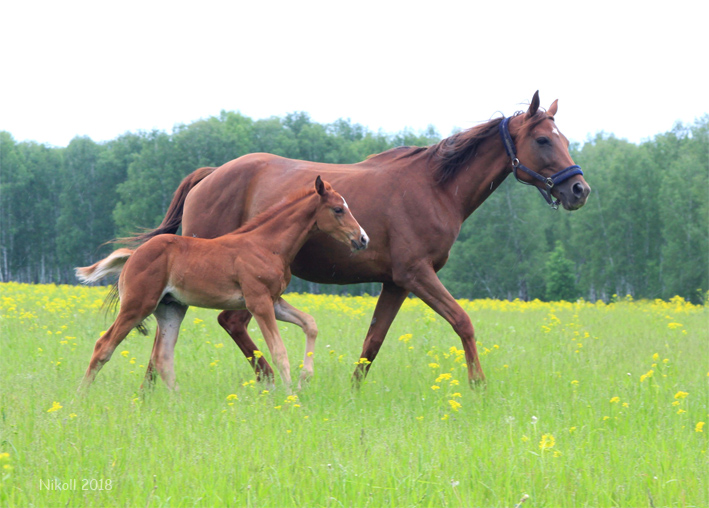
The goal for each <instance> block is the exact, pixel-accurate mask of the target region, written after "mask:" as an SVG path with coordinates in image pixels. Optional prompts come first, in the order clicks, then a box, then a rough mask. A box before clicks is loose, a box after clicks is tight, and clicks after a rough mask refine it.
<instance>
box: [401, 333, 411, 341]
mask: <svg viewBox="0 0 709 508" xmlns="http://www.w3.org/2000/svg"><path fill="white" fill-rule="evenodd" d="M412 337H413V334H411V333H405V334H404V335H402V336H401V337H399V340H400V341H401V342H403V343H407V342H409V341H410V340H411V338H412Z"/></svg>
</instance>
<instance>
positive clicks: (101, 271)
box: [74, 249, 134, 284]
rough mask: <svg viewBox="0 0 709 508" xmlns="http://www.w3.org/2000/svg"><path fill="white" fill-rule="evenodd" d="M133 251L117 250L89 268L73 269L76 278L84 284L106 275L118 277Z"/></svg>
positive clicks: (96, 280)
mask: <svg viewBox="0 0 709 508" xmlns="http://www.w3.org/2000/svg"><path fill="white" fill-rule="evenodd" d="M133 252H134V251H132V250H130V249H118V250H116V251H114V252H113V253H111V254H110V255H109V256H108V257H107V258H104V259H102V260H101V261H98V262H96V263H94V264H93V265H91V266H83V267H78V268H75V269H74V272H75V273H76V278H77V279H79V280H80V281H81V282H83V283H84V284H89V283H91V282H98V281H99V280H101V279H103V278H104V277H107V276H108V275H119V274H120V273H121V270H123V265H125V264H126V261H128V258H129V257H130V256H131V254H133Z"/></svg>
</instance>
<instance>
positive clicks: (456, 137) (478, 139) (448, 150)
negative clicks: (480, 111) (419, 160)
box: [427, 109, 551, 183]
mask: <svg viewBox="0 0 709 508" xmlns="http://www.w3.org/2000/svg"><path fill="white" fill-rule="evenodd" d="M524 113H525V112H523V111H518V112H516V113H515V114H514V115H512V116H513V117H515V116H519V115H522V114H524ZM547 118H551V117H550V116H549V115H547V114H546V112H545V111H543V110H541V109H540V110H537V112H536V113H535V114H534V115H533V116H532V117H531V118H529V119H526V120H525V122H524V123H523V124H522V129H521V131H520V136H526V135H527V133H528V132H529V131H530V130H531V129H532V128H533V127H534V126H536V125H538V124H539V123H541V122H542V121H544V120H545V119H547ZM503 119H504V117H500V118H493V119H492V120H490V121H488V122H485V123H483V124H480V125H476V126H475V127H471V128H470V129H466V130H464V131H461V132H458V133H456V134H453V135H452V136H450V137H447V138H445V139H443V140H441V141H440V142H438V143H436V144H435V145H432V146H430V147H428V149H427V150H428V157H429V168H430V169H431V171H433V173H434V175H435V176H436V181H438V183H445V182H447V181H448V180H450V179H451V178H453V177H454V176H455V175H457V174H458V172H460V171H461V170H462V169H464V168H465V167H467V166H468V164H469V163H470V161H471V160H472V159H473V158H474V157H475V155H476V154H477V152H478V149H479V148H480V145H481V144H482V143H483V142H484V141H485V140H487V139H489V138H491V137H493V136H498V135H499V134H498V129H499V125H500V122H502V120H503Z"/></svg>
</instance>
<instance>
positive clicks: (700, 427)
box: [694, 422, 704, 432]
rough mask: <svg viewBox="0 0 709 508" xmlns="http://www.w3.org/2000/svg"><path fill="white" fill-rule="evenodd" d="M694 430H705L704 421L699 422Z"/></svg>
mask: <svg viewBox="0 0 709 508" xmlns="http://www.w3.org/2000/svg"><path fill="white" fill-rule="evenodd" d="M694 432H704V422H697V426H696V427H694Z"/></svg>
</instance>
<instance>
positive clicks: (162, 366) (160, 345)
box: [141, 302, 188, 390]
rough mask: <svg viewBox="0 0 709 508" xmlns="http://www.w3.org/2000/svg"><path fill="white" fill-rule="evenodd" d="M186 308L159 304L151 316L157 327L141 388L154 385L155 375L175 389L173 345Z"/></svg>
mask: <svg viewBox="0 0 709 508" xmlns="http://www.w3.org/2000/svg"><path fill="white" fill-rule="evenodd" d="M187 309H188V307H187V306H186V305H182V304H179V303H177V302H170V303H167V304H166V303H160V304H159V305H158V307H157V309H155V312H153V314H154V315H155V318H156V319H157V322H158V326H157V330H156V332H155V342H154V343H153V352H152V353H151V355H150V363H149V364H148V370H147V371H146V373H145V381H144V382H143V386H141V388H143V387H151V386H153V384H154V383H155V378H156V377H157V375H156V371H157V373H159V374H160V377H161V378H162V380H163V381H164V382H165V384H166V385H167V387H168V388H169V389H171V390H176V389H177V384H176V383H175V344H176V343H177V336H178V335H179V333H180V324H181V323H182V320H183V319H184V317H185V313H186V312H187Z"/></svg>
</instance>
